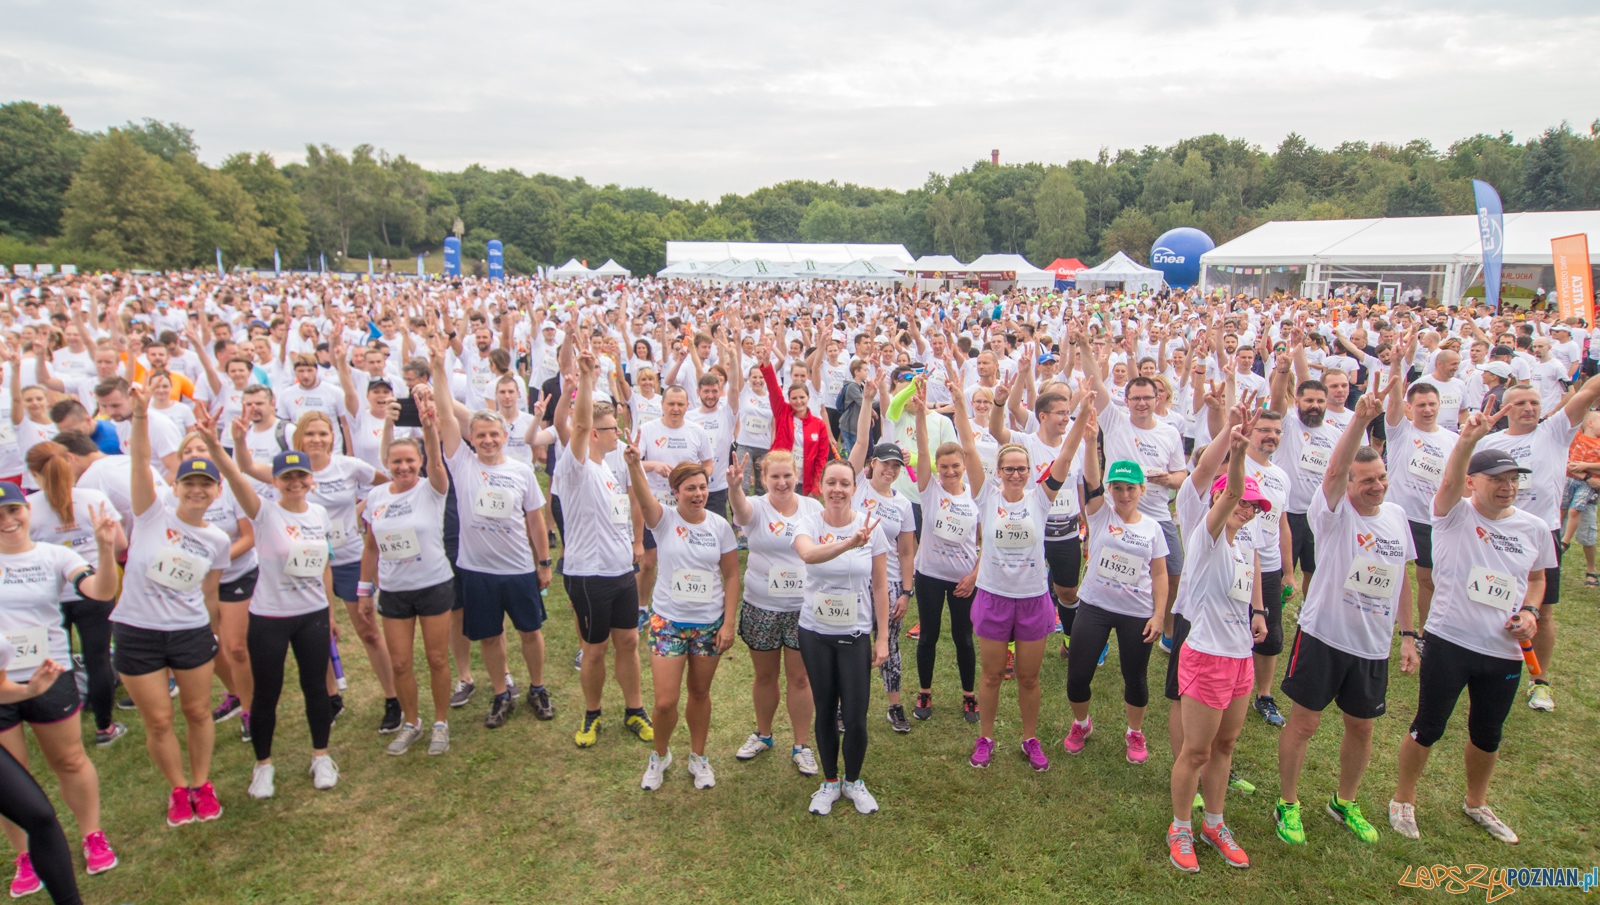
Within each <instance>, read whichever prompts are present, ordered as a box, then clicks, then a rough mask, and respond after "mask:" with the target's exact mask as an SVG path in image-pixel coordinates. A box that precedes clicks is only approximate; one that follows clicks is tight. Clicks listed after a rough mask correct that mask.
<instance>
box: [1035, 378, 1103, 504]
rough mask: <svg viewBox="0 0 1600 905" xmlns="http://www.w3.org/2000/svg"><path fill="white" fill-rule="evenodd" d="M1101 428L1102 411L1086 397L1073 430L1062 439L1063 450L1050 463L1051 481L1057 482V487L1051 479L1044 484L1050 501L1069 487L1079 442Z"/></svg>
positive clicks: (1090, 444)
mask: <svg viewBox="0 0 1600 905" xmlns="http://www.w3.org/2000/svg"><path fill="white" fill-rule="evenodd" d="M1099 429H1100V413H1099V412H1097V411H1095V410H1094V406H1092V405H1090V404H1089V400H1088V398H1087V397H1085V399H1084V403H1083V406H1082V407H1081V408H1080V409H1079V411H1078V417H1077V419H1076V420H1074V421H1073V422H1072V428H1071V430H1068V431H1067V436H1066V439H1064V440H1062V441H1061V451H1060V452H1058V453H1056V458H1055V461H1054V462H1051V463H1050V481H1054V482H1055V483H1056V486H1055V487H1051V486H1050V481H1046V482H1045V485H1044V493H1045V496H1047V497H1049V498H1050V502H1052V503H1053V502H1055V499H1056V497H1057V496H1058V495H1059V494H1060V493H1061V491H1063V490H1068V489H1069V488H1067V487H1066V486H1065V483H1066V480H1067V478H1068V476H1070V475H1071V474H1072V457H1073V456H1075V455H1077V454H1078V444H1080V443H1082V442H1083V438H1084V437H1085V436H1087V435H1088V433H1089V431H1097V432H1098V431H1099ZM1093 445H1094V443H1093V442H1091V443H1089V446H1093Z"/></svg>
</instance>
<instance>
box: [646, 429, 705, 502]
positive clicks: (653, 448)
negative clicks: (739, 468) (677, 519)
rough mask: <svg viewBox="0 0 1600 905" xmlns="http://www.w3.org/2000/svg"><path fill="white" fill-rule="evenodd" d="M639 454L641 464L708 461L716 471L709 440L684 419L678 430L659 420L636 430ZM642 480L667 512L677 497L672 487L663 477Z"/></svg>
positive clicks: (655, 475) (648, 476)
mask: <svg viewBox="0 0 1600 905" xmlns="http://www.w3.org/2000/svg"><path fill="white" fill-rule="evenodd" d="M639 453H640V458H641V460H642V461H645V462H665V463H666V464H667V465H669V466H676V465H677V464H678V463H679V462H704V461H706V460H707V459H712V460H713V462H712V471H713V472H715V471H716V463H715V461H714V460H715V458H716V457H715V454H714V451H713V450H712V448H711V438H709V437H707V436H706V432H705V430H704V429H702V428H701V427H700V425H698V424H695V423H694V422H692V421H689V420H687V419H685V420H684V423H683V426H682V427H668V426H667V425H666V423H665V422H663V421H661V420H659V419H658V420H655V421H651V422H649V423H648V424H646V425H644V426H643V427H641V428H640V429H639ZM645 479H646V480H647V481H648V482H649V484H650V495H651V496H654V497H655V498H656V499H657V500H658V501H660V503H661V505H663V506H665V507H667V508H668V509H671V508H673V507H675V506H677V505H678V498H677V497H675V496H673V495H672V485H671V484H669V483H667V479H666V477H665V476H664V475H658V474H652V473H649V472H646V473H645Z"/></svg>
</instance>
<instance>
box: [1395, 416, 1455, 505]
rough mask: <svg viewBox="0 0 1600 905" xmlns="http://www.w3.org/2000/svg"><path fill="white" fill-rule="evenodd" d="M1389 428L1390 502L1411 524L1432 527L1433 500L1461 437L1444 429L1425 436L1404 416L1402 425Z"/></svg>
mask: <svg viewBox="0 0 1600 905" xmlns="http://www.w3.org/2000/svg"><path fill="white" fill-rule="evenodd" d="M1388 427H1389V431H1388V433H1389V450H1388V451H1389V468H1390V471H1389V501H1390V502H1394V503H1398V504H1399V505H1400V508H1401V509H1404V510H1405V513H1406V518H1408V519H1410V520H1411V521H1413V522H1416V523H1418V524H1420V525H1431V524H1433V498H1434V496H1435V495H1437V494H1438V493H1439V484H1440V482H1441V481H1443V480H1444V467H1445V464H1446V463H1447V462H1449V461H1450V453H1451V452H1452V451H1454V450H1455V448H1456V443H1457V442H1458V441H1460V439H1461V437H1460V436H1459V435H1458V434H1456V432H1455V431H1450V430H1445V429H1444V428H1442V427H1439V428H1435V429H1434V431H1433V432H1432V433H1424V432H1423V431H1420V430H1417V427H1416V425H1415V424H1413V423H1412V422H1411V419H1410V418H1407V417H1405V416H1404V415H1401V416H1400V423H1399V424H1390V425H1389V426H1388Z"/></svg>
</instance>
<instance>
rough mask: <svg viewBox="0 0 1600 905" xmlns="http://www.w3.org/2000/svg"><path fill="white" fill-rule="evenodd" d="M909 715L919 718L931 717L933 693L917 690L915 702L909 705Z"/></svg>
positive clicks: (928, 718) (927, 718)
mask: <svg viewBox="0 0 1600 905" xmlns="http://www.w3.org/2000/svg"><path fill="white" fill-rule="evenodd" d="M911 715H912V716H914V717H916V718H917V719H919V720H930V719H933V695H932V694H930V693H928V692H926V691H919V692H917V702H916V703H915V704H913V705H911Z"/></svg>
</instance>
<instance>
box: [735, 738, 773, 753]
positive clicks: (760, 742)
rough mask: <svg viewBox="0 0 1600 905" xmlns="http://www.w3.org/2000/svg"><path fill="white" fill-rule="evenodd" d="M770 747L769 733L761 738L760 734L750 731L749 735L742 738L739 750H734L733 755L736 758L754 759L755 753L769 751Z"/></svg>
mask: <svg viewBox="0 0 1600 905" xmlns="http://www.w3.org/2000/svg"><path fill="white" fill-rule="evenodd" d="M771 749H772V736H770V735H769V736H767V737H766V738H762V737H761V736H760V735H758V734H756V733H754V732H752V733H750V737H749V738H747V739H745V740H744V744H742V745H740V746H739V750H738V751H736V752H734V755H733V756H734V757H735V758H736V759H738V760H754V759H755V756H756V755H757V754H760V753H762V752H763V751H769V750H771Z"/></svg>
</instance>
